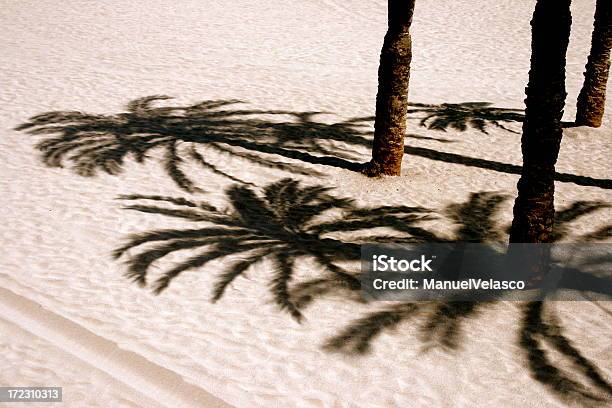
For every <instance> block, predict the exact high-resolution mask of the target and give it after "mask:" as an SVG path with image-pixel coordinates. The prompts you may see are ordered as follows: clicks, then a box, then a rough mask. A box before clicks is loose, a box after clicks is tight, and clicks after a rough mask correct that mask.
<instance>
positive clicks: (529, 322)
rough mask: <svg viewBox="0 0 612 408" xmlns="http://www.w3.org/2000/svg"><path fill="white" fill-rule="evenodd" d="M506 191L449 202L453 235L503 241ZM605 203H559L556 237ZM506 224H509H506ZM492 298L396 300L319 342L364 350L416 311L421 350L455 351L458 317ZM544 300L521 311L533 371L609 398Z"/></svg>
mask: <svg viewBox="0 0 612 408" xmlns="http://www.w3.org/2000/svg"><path fill="white" fill-rule="evenodd" d="M507 198H508V197H507V196H504V195H500V194H497V193H492V192H479V193H473V194H471V196H470V198H469V200H468V201H467V202H465V203H462V204H450V205H448V206H447V207H446V209H445V210H444V211H443V213H445V215H446V216H447V217H449V218H450V219H451V220H453V221H454V223H455V238H456V240H457V241H463V242H485V243H486V242H504V241H505V240H506V239H505V236H504V234H503V233H502V232H501V231H503V230H504V228H499V227H498V226H497V225H496V223H495V222H494V216H495V214H496V212H497V211H498V209H499V206H500V205H501V204H502V203H503V202H504V201H505V200H506V199H507ZM604 207H607V204H605V203H602V202H587V201H581V202H576V203H573V204H571V205H570V206H568V207H566V208H563V209H560V210H559V211H558V216H557V218H556V220H555V238H556V239H557V240H560V239H562V238H564V237H565V236H566V235H567V233H568V231H569V228H568V224H569V223H571V222H572V221H575V220H577V219H579V218H580V217H581V216H583V215H586V214H589V213H592V212H594V211H596V210H598V209H601V208H604ZM506 230H507V228H506ZM610 230H612V227H611V226H606V227H603V228H600V229H599V230H597V231H595V232H594V233H587V234H583V235H581V236H580V237H579V238H580V239H581V240H584V241H592V240H594V239H597V238H601V237H603V238H607V237H609V236H610ZM492 303H493V302H459V301H456V302H453V301H449V302H435V301H427V302H400V303H398V304H395V305H393V306H390V307H387V308H384V309H382V310H379V311H375V312H371V313H369V314H366V315H365V316H363V317H360V318H358V319H356V320H354V321H352V322H351V323H349V324H348V325H347V326H346V327H345V328H344V329H342V330H341V331H340V332H339V334H337V335H335V336H334V337H332V338H330V339H328V340H327V341H326V342H325V343H324V345H323V348H324V349H325V350H327V351H331V352H341V353H344V354H348V355H363V354H367V353H368V352H370V351H371V347H372V343H373V341H374V340H375V339H376V337H377V336H379V335H380V334H381V333H383V332H384V331H386V330H391V329H396V328H399V327H400V326H401V325H402V324H405V323H408V322H409V321H412V320H414V319H416V318H417V317H419V316H420V317H423V318H422V319H421V321H422V322H421V323H420V326H419V331H420V334H421V340H422V341H423V343H424V350H429V349H431V348H432V347H441V348H442V349H445V350H448V351H453V350H457V349H458V348H459V347H460V344H461V340H462V323H463V322H464V321H466V320H467V319H473V318H475V317H477V316H478V315H479V314H480V313H481V311H482V309H483V308H484V307H486V306H487V305H490V304H492ZM544 304H545V303H543V302H529V303H527V304H526V305H525V309H524V312H523V323H522V326H521V328H520V346H521V348H522V349H523V351H524V352H525V354H526V356H527V363H528V368H529V370H530V372H531V375H532V377H533V378H534V379H535V380H537V381H538V382H540V383H542V384H543V385H545V386H546V387H548V388H549V389H550V390H551V391H553V393H554V394H555V395H557V396H558V397H560V398H562V399H564V400H565V399H567V400H573V401H579V402H580V403H581V404H583V405H587V404H597V403H603V402H604V401H608V400H609V398H610V397H611V396H612V386H611V385H610V383H609V382H608V381H607V380H606V379H605V378H604V375H603V374H602V373H601V372H600V371H599V369H598V368H597V367H596V365H595V364H594V363H593V362H591V361H589V360H588V359H587V358H586V357H584V356H583V355H582V354H581V352H580V351H579V350H578V349H577V348H576V347H575V346H573V345H572V342H571V341H570V340H569V339H568V338H567V337H565V336H564V335H563V333H562V327H561V324H560V323H559V322H558V319H557V318H556V317H555V316H552V317H549V319H548V320H546V319H545V318H544V317H543V305H544ZM544 343H547V344H550V345H552V347H553V348H554V349H555V350H557V351H558V352H559V353H561V354H562V355H563V356H564V357H565V358H566V359H568V360H569V361H571V362H572V364H573V367H574V369H575V371H573V372H565V371H563V370H561V369H559V368H558V367H556V366H555V363H553V362H552V360H551V358H550V356H549V355H547V353H546V351H545V348H544ZM580 375H582V376H584V377H586V379H587V380H588V382H590V383H591V384H592V385H593V386H594V387H595V390H591V389H589V387H588V386H586V385H584V384H583V383H581V382H580V381H579V380H578V379H577V378H576V377H579V376H580Z"/></svg>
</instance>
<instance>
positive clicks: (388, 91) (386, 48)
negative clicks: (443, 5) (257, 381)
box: [364, 0, 416, 176]
mask: <svg viewBox="0 0 612 408" xmlns="http://www.w3.org/2000/svg"><path fill="white" fill-rule="evenodd" d="M415 1H416V0H389V1H388V29H387V34H386V35H385V40H384V43H383V46H382V50H381V52H380V65H379V67H378V94H377V95H376V119H375V121H374V145H373V148H372V160H371V161H370V163H368V165H367V166H366V169H365V170H364V173H366V174H368V175H370V176H379V175H383V174H384V175H394V176H395V175H399V174H400V173H401V169H402V157H403V155H404V137H405V134H406V114H407V110H408V81H409V79H410V62H411V60H412V40H411V38H410V25H411V24H412V15H413V12H414V4H415Z"/></svg>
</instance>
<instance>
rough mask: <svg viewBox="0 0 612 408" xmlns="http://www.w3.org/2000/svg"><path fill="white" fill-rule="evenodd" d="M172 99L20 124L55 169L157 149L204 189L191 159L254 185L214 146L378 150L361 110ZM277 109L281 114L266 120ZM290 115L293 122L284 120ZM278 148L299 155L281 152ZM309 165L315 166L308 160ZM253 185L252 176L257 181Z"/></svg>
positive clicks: (424, 108)
mask: <svg viewBox="0 0 612 408" xmlns="http://www.w3.org/2000/svg"><path fill="white" fill-rule="evenodd" d="M169 99H171V98H170V97H168V96H165V95H153V96H147V97H143V98H138V99H135V100H133V101H131V102H129V103H128V104H127V107H126V111H125V112H121V113H117V114H108V115H100V114H89V113H83V112H78V111H53V112H47V113H43V114H40V115H36V116H33V117H32V118H30V119H29V120H28V121H27V122H25V123H23V124H21V125H19V126H17V127H16V128H15V129H16V130H20V131H25V132H27V133H29V134H32V135H38V136H43V137H45V139H43V140H41V141H39V142H38V143H37V145H36V147H37V149H38V150H39V151H40V152H41V154H42V160H43V162H44V163H45V164H47V165H48V166H50V167H62V166H63V165H65V164H69V165H71V166H72V168H73V169H74V171H75V172H76V173H77V174H80V175H82V176H93V175H94V174H96V172H105V173H108V174H118V173H119V172H121V170H122V168H123V167H124V165H125V162H126V161H127V160H128V159H133V160H135V161H136V162H138V163H143V162H145V161H146V160H149V159H151V157H152V154H153V152H154V151H158V152H161V153H162V154H163V157H162V158H161V159H160V160H161V163H162V165H163V167H164V170H165V171H166V173H167V175H168V176H169V177H170V178H171V179H172V180H173V181H174V182H175V183H176V184H177V185H178V186H179V187H180V188H181V189H183V190H186V191H188V192H196V191H199V190H200V188H199V187H198V186H196V185H195V182H194V181H193V180H192V178H191V177H189V176H188V175H187V174H186V172H185V170H184V167H185V165H186V164H188V163H193V164H195V165H196V166H200V167H201V168H202V169H203V170H205V171H207V172H209V173H208V174H210V173H214V174H217V175H221V176H223V177H226V178H228V179H230V180H232V181H234V182H238V183H244V180H241V179H240V177H238V175H235V174H230V173H229V172H228V171H226V170H225V169H223V168H222V167H221V166H219V165H217V164H215V162H214V160H211V157H210V152H212V151H214V152H216V153H221V154H224V155H229V156H231V157H238V158H242V159H244V160H247V161H249V162H251V163H252V164H255V165H257V166H263V167H269V168H275V169H280V170H283V171H286V172H288V173H292V174H303V175H322V173H321V172H319V171H317V170H315V169H314V168H313V166H309V165H324V166H331V167H336V168H341V169H346V170H351V171H361V170H362V169H363V164H364V162H366V161H367V160H368V159H369V154H368V153H369V151H370V150H371V148H372V138H373V135H372V131H371V122H372V121H373V118H372V117H356V118H352V119H348V120H344V121H341V122H337V123H332V124H329V123H325V122H323V121H321V120H319V119H318V115H321V114H323V113H325V112H314V111H311V112H292V111H285V110H257V109H237V108H236V107H235V105H237V104H239V103H242V102H241V101H239V100H234V99H229V100H208V101H203V102H201V103H197V104H194V105H188V106H156V103H159V102H162V101H167V100H169ZM410 112H411V113H414V114H425V117H424V118H422V119H421V123H422V124H423V126H425V127H431V128H432V129H446V128H448V127H450V128H453V129H459V130H462V129H464V128H467V127H469V126H473V127H475V128H477V129H480V130H482V131H486V127H487V126H489V125H492V126H495V127H499V128H505V126H504V123H511V122H519V121H521V120H522V114H521V113H520V111H515V110H513V109H503V108H496V107H491V106H490V104H489V103H487V102H467V103H463V104H440V105H426V104H417V103H415V104H413V105H412V109H411V111H410ZM266 117H273V118H274V119H275V120H272V119H265V118H266ZM286 117H290V118H291V120H286V119H285V120H283V118H286ZM406 137H407V138H411V139H414V140H429V141H436V142H440V143H452V142H454V141H453V140H450V139H443V138H438V137H432V136H430V135H427V136H423V135H412V134H408V135H406ZM404 150H405V152H406V153H407V154H408V155H412V156H419V157H424V158H427V159H430V160H435V161H442V162H446V163H454V164H459V165H463V166H470V167H476V168H481V169H486V170H492V171H497V172H503V173H509V174H520V173H521V166H518V165H514V164H510V163H502V162H497V161H493V160H486V159H480V158H475V157H469V156H464V155H461V154H456V153H452V152H445V151H440V150H436V149H431V148H426V147H420V146H413V145H412V144H411V143H407V145H406V146H405V149H404ZM278 156H280V157H282V158H285V159H292V161H282V160H279V158H278ZM304 164H309V165H304ZM555 180H557V181H562V182H569V183H575V184H578V185H585V186H595V187H599V188H606V189H609V188H612V180H608V179H595V178H592V177H587V176H580V175H574V174H566V173H557V174H556V175H555ZM247 184H250V183H247Z"/></svg>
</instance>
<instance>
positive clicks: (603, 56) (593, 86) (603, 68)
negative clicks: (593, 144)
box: [576, 0, 612, 127]
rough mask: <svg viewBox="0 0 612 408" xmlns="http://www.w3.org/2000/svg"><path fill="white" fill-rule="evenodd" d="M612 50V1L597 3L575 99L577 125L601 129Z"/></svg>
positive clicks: (605, 0)
mask: <svg viewBox="0 0 612 408" xmlns="http://www.w3.org/2000/svg"><path fill="white" fill-rule="evenodd" d="M611 48H612V0H597V6H596V9H595V23H594V25H593V38H592V39H591V54H590V55H589V59H588V61H587V64H586V70H585V72H584V84H583V85H582V90H581V91H580V94H579V95H578V104H577V112H576V125H578V126H592V127H599V126H601V120H602V118H603V114H604V107H605V103H606V84H607V82H608V73H609V72H610V49H611Z"/></svg>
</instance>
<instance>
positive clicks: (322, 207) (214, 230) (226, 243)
mask: <svg viewBox="0 0 612 408" xmlns="http://www.w3.org/2000/svg"><path fill="white" fill-rule="evenodd" d="M329 190H330V189H329V188H325V187H322V186H307V187H302V186H300V184H299V182H298V181H296V180H293V179H283V180H280V181H278V182H275V183H272V184H269V185H267V186H266V187H265V188H263V193H262V194H257V193H256V192H255V191H253V190H252V189H251V188H249V187H246V186H242V185H234V186H232V187H230V188H229V189H227V191H226V195H227V197H228V199H229V203H230V206H229V207H228V208H227V209H225V210H218V209H217V208H215V207H213V206H211V205H209V204H207V203H205V202H194V201H190V200H186V199H184V198H173V197H160V196H142V195H131V196H122V197H120V198H121V199H122V200H124V201H126V202H128V203H129V204H127V205H126V207H124V208H126V209H129V210H136V211H140V212H146V213H154V214H162V215H165V216H169V217H174V218H180V219H185V220H188V221H191V222H194V223H195V225H196V226H197V227H196V228H193V229H165V230H156V231H150V232H147V233H143V234H136V235H133V236H131V237H129V239H128V242H127V243H126V244H125V245H123V246H122V247H120V248H118V249H117V250H116V251H115V252H114V255H115V257H117V258H119V257H121V256H126V257H127V258H128V272H127V276H128V277H129V278H131V279H133V280H134V281H135V282H137V283H139V284H140V285H143V286H144V285H146V284H147V275H148V273H149V271H150V269H151V267H152V265H153V264H154V263H155V262H156V261H158V260H160V259H162V258H164V257H165V256H167V255H169V254H171V253H173V252H175V251H179V250H194V251H199V252H197V253H196V254H195V255H193V256H191V257H189V258H187V259H186V260H184V261H183V262H180V263H178V264H177V265H176V266H174V267H172V268H170V269H169V270H166V271H165V272H164V273H163V274H162V275H161V277H159V278H158V279H157V280H156V281H155V282H154V283H153V285H152V288H153V291H154V292H155V293H160V292H162V291H163V290H165V289H166V288H167V287H168V285H169V284H170V282H171V281H172V280H173V279H175V278H176V277H178V276H179V275H180V274H181V273H183V272H185V271H187V270H192V269H198V268H204V267H205V266H206V265H207V264H208V263H209V262H211V261H213V260H215V259H222V258H225V257H228V256H230V255H232V254H241V255H242V259H241V260H239V261H235V262H232V263H230V265H229V266H228V267H227V268H226V269H225V270H224V272H223V273H222V274H221V275H220V276H219V278H218V280H217V282H216V283H215V286H214V290H213V295H212V300H213V302H215V301H218V300H219V299H220V298H221V297H222V296H223V294H224V292H225V290H226V289H227V288H228V286H229V285H230V284H231V283H232V282H233V281H234V280H235V279H236V278H238V277H239V276H241V275H242V274H244V273H245V272H246V271H247V270H248V269H249V268H251V266H253V265H254V264H256V263H257V262H260V261H262V260H264V259H268V260H271V261H272V262H273V264H274V265H275V270H274V271H273V272H272V277H271V282H270V290H271V292H272V295H273V297H274V300H275V302H276V304H277V305H278V306H279V307H280V308H281V309H282V310H286V311H288V312H289V313H290V314H291V315H292V316H293V317H294V318H295V319H296V320H298V321H299V320H301V319H302V317H303V316H302V313H301V311H300V309H301V308H302V307H304V306H305V305H307V304H308V303H309V302H310V300H312V298H313V297H314V296H315V295H319V294H322V293H325V291H326V290H327V289H326V285H327V286H328V287H334V288H337V287H341V288H343V289H345V290H348V291H355V290H358V289H360V282H359V279H358V278H357V277H356V276H355V274H354V273H353V272H351V271H349V270H347V269H346V268H345V267H343V266H342V264H343V263H347V262H348V263H350V262H357V261H358V260H359V259H360V245H359V242H358V241H345V240H341V239H336V238H333V237H332V235H333V234H334V233H338V232H347V231H359V230H362V229H367V228H372V227H373V226H376V227H387V228H390V229H392V230H394V231H395V235H397V234H403V235H404V240H405V241H406V242H419V241H423V240H425V239H429V238H431V234H429V233H428V232H427V231H426V230H424V229H422V228H420V227H419V226H418V225H417V224H418V223H419V222H421V221H424V220H428V219H430V218H431V215H430V212H429V211H428V210H426V209H424V208H420V207H378V208H375V209H367V208H360V207H357V206H356V205H355V204H354V202H353V201H352V200H349V199H346V198H337V197H334V196H333V195H331V194H330V193H329ZM338 212H339V213H340V215H338V214H337V213H338ZM330 214H331V215H330ZM326 215H329V216H330V217H331V218H329V219H327V220H321V219H320V218H321V217H324V216H326ZM391 238H392V237H390V236H378V237H376V238H374V239H375V240H380V241H385V240H389V239H391ZM151 244H154V246H151ZM128 251H130V252H132V254H128ZM128 255H131V256H128ZM303 258H308V259H310V260H312V261H314V262H315V263H316V264H318V265H319V266H320V267H321V268H323V270H325V271H327V272H328V273H329V274H330V276H329V277H328V278H325V279H320V280H319V281H317V282H311V283H310V284H308V285H302V286H299V287H297V288H296V289H295V291H292V290H291V288H290V285H289V284H290V282H291V280H292V277H293V275H294V272H295V268H296V262H297V261H298V260H300V259H303Z"/></svg>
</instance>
